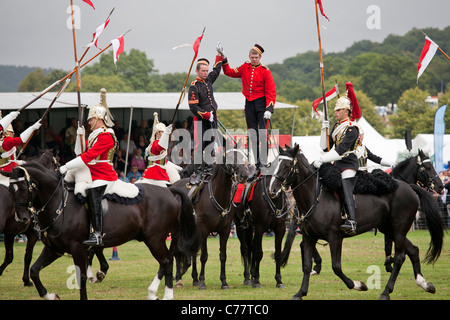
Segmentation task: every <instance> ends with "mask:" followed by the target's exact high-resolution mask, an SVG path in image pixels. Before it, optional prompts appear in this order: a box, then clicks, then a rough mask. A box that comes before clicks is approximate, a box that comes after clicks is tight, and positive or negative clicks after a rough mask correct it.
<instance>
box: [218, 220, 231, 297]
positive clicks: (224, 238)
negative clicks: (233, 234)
mask: <svg viewBox="0 0 450 320" xmlns="http://www.w3.org/2000/svg"><path fill="white" fill-rule="evenodd" d="M230 230H231V228H226V230H225V231H222V232H221V233H220V249H219V250H220V255H219V257H220V281H221V282H222V287H221V289H223V290H226V289H230V287H229V286H228V284H227V275H226V272H225V268H226V263H227V242H228V237H229V235H230Z"/></svg>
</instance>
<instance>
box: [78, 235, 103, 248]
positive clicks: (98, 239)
mask: <svg viewBox="0 0 450 320" xmlns="http://www.w3.org/2000/svg"><path fill="white" fill-rule="evenodd" d="M83 244H84V245H86V246H92V247H103V239H102V235H101V234H100V233H99V232H93V233H91V236H90V237H89V240H86V241H83Z"/></svg>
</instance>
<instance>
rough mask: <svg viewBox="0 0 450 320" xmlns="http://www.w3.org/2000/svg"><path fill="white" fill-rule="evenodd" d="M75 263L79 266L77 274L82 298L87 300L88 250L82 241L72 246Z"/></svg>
mask: <svg viewBox="0 0 450 320" xmlns="http://www.w3.org/2000/svg"><path fill="white" fill-rule="evenodd" d="M71 253H72V259H73V263H74V264H75V266H76V267H77V268H76V269H75V270H76V275H77V281H78V288H79V290H80V300H87V291H86V280H87V275H86V270H87V252H86V247H85V246H84V245H83V244H82V243H77V244H75V245H73V246H72V248H71Z"/></svg>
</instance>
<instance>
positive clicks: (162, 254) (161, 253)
mask: <svg viewBox="0 0 450 320" xmlns="http://www.w3.org/2000/svg"><path fill="white" fill-rule="evenodd" d="M145 244H146V245H147V247H148V248H149V249H150V252H151V253H152V255H153V257H155V259H156V260H157V261H158V262H159V270H158V273H157V274H156V276H155V278H154V279H153V281H152V283H151V284H150V286H149V287H148V299H149V300H157V299H158V297H157V296H156V293H157V292H158V288H159V284H160V283H161V280H162V278H163V277H165V290H164V298H163V299H164V300H172V299H173V273H172V272H173V271H172V269H173V260H172V259H171V256H170V255H169V250H168V249H167V247H166V243H165V237H164V239H163V240H162V241H161V242H160V243H159V244H155V243H154V242H153V241H151V240H148V241H145Z"/></svg>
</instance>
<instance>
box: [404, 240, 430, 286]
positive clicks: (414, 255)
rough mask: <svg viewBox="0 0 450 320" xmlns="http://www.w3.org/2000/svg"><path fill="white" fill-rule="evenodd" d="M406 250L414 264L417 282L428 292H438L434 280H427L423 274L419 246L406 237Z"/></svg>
mask: <svg viewBox="0 0 450 320" xmlns="http://www.w3.org/2000/svg"><path fill="white" fill-rule="evenodd" d="M405 250H406V254H407V255H408V257H409V259H410V260H411V263H412V266H413V271H414V279H415V280H416V284H417V285H418V286H419V287H421V288H422V289H423V290H425V291H426V292H430V293H436V287H435V286H434V284H433V283H432V282H427V281H426V280H425V279H424V277H423V275H422V271H421V267H420V258H419V248H418V247H416V246H415V245H413V244H412V243H411V241H409V240H408V239H406V245H405Z"/></svg>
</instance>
